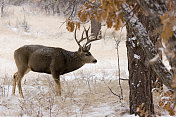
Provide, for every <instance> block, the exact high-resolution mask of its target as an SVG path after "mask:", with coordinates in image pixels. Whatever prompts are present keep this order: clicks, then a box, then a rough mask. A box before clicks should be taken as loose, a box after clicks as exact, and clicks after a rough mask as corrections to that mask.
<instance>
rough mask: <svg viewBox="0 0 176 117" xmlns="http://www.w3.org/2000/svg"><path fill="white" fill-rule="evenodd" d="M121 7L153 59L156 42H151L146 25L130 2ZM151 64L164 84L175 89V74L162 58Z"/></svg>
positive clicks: (145, 50)
mask: <svg viewBox="0 0 176 117" xmlns="http://www.w3.org/2000/svg"><path fill="white" fill-rule="evenodd" d="M121 9H122V12H123V15H124V19H125V21H126V23H127V25H128V26H129V27H130V28H131V29H132V30H133V33H134V34H135V36H136V38H137V40H138V41H139V43H140V45H141V47H142V48H143V50H144V52H145V54H146V56H147V58H148V60H151V59H153V58H154V57H155V56H156V55H157V52H156V51H155V48H154V44H153V43H152V42H151V40H150V37H149V35H148V33H147V31H146V29H145V27H144V26H143V25H142V23H141V22H140V21H139V20H138V18H137V17H136V15H135V14H134V13H133V12H132V10H131V9H130V8H129V6H128V4H126V3H125V4H123V5H121ZM150 65H151V67H152V69H153V70H154V71H155V72H156V74H157V75H158V77H159V78H160V79H161V81H162V82H163V83H164V85H165V86H167V87H168V88H169V89H173V88H172V86H171V85H172V80H173V76H172V74H171V73H170V72H169V71H168V69H167V68H166V67H165V66H164V64H163V63H162V61H161V59H158V60H157V61H156V62H155V63H154V64H150Z"/></svg>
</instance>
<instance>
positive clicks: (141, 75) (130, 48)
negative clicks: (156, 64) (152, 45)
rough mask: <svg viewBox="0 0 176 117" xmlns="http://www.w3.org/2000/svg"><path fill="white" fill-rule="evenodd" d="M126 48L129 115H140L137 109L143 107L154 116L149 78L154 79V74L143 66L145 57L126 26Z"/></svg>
mask: <svg viewBox="0 0 176 117" xmlns="http://www.w3.org/2000/svg"><path fill="white" fill-rule="evenodd" d="M126 46H127V55H128V70H129V87H130V95H129V101H130V114H135V115H140V111H137V108H138V107H139V106H140V105H143V106H142V108H141V109H142V110H144V111H145V112H148V114H149V115H152V114H154V106H153V99H152V92H151V90H152V82H151V78H152V77H153V78H154V77H155V74H154V73H153V70H152V69H151V68H150V67H148V66H145V64H144V63H145V62H146V55H145V53H144V51H143V50H142V48H141V46H140V44H139V43H138V42H137V40H136V37H135V36H134V35H133V34H132V31H131V30H130V28H129V27H128V26H127V42H126ZM142 116H143V115H142Z"/></svg>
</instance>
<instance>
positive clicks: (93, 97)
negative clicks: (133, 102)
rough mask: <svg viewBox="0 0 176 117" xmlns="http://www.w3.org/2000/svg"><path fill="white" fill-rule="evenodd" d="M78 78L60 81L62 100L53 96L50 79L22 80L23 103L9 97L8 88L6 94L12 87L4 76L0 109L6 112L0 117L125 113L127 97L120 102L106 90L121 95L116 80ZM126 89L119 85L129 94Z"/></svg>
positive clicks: (112, 114)
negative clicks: (12, 116)
mask: <svg viewBox="0 0 176 117" xmlns="http://www.w3.org/2000/svg"><path fill="white" fill-rule="evenodd" d="M80 76H81V78H75V79H73V80H67V79H66V78H65V76H62V77H61V78H62V80H61V81H62V83H61V84H62V96H61V97H56V96H55V93H54V82H53V80H52V78H51V76H48V75H40V76H39V77H37V78H34V79H30V80H27V81H26V80H25V79H24V80H23V83H22V87H23V92H24V96H25V98H24V99H21V98H18V97H19V95H18V92H16V94H17V96H16V97H11V96H10V94H11V88H9V89H8V90H7V86H9V87H11V86H10V84H11V78H10V77H9V76H6V77H5V78H4V81H3V82H1V83H2V84H1V87H2V88H4V89H5V92H4V90H3V91H2V90H0V91H1V92H0V93H1V94H3V95H0V97H1V102H2V103H1V105H0V107H3V108H4V109H5V108H6V107H7V108H8V109H6V112H5V113H4V112H0V116H11V115H15V116H25V115H26V116H34V117H36V116H38V117H40V116H51V117H57V116H63V117H65V116H78V117H81V116H116V115H119V114H120V113H122V112H124V111H126V110H125V109H122V108H127V107H128V106H127V105H128V94H127V93H125V95H124V100H123V102H120V100H119V98H118V97H117V96H115V95H113V94H112V93H111V92H110V90H109V89H108V86H109V87H111V88H112V90H113V91H114V92H115V93H116V94H120V89H119V86H118V80H108V79H106V80H105V79H104V80H102V79H98V78H94V77H91V75H90V76H84V74H80ZM75 77H76V76H75ZM126 86H127V83H126V82H122V87H123V91H124V92H128V88H127V87H126ZM6 91H8V92H6ZM14 98H15V99H14ZM14 100H15V101H14ZM124 104H125V106H124ZM14 108H15V110H13V109H14ZM11 110H13V111H11ZM106 111H107V112H106Z"/></svg>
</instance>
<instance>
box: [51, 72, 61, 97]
mask: <svg viewBox="0 0 176 117" xmlns="http://www.w3.org/2000/svg"><path fill="white" fill-rule="evenodd" d="M52 76H53V78H54V81H55V92H56V96H61V84H60V76H59V75H56V74H53V73H52Z"/></svg>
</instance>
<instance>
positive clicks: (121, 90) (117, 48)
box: [113, 33, 123, 100]
mask: <svg viewBox="0 0 176 117" xmlns="http://www.w3.org/2000/svg"><path fill="white" fill-rule="evenodd" d="M113 37H114V40H115V42H116V51H117V65H118V72H119V74H118V76H119V86H120V92H121V98H122V100H123V89H122V86H121V82H120V80H121V78H120V77H121V76H120V72H121V71H120V57H119V44H120V41H119V40H116V39H115V35H114V33H113ZM120 38H121V35H120Z"/></svg>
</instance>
